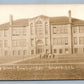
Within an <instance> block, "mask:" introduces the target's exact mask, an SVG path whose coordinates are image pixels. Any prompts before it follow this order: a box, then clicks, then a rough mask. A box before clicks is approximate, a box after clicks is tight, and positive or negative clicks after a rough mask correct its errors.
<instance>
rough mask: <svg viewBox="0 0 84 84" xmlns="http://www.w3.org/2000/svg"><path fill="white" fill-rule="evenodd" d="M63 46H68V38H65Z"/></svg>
mask: <svg viewBox="0 0 84 84" xmlns="http://www.w3.org/2000/svg"><path fill="white" fill-rule="evenodd" d="M64 40H65V45H68V38H67V37H65V39H64Z"/></svg>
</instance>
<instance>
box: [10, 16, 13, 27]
mask: <svg viewBox="0 0 84 84" xmlns="http://www.w3.org/2000/svg"><path fill="white" fill-rule="evenodd" d="M12 25H13V16H12V15H10V26H12Z"/></svg>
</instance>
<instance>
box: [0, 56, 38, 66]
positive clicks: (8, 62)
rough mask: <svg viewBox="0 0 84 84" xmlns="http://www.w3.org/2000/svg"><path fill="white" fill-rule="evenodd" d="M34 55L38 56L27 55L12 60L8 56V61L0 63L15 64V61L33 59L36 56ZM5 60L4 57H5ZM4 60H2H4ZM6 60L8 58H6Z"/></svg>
mask: <svg viewBox="0 0 84 84" xmlns="http://www.w3.org/2000/svg"><path fill="white" fill-rule="evenodd" d="M36 57H39V56H35V55H34V56H28V57H24V58H23V57H20V59H14V60H13V61H12V60H11V58H9V61H7V62H2V63H1V64H0V65H11V64H15V63H17V62H22V61H23V62H24V61H26V60H29V59H33V58H36ZM5 60H6V59H5ZM5 60H4V61H5ZM7 60H8V59H7Z"/></svg>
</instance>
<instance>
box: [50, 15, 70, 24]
mask: <svg viewBox="0 0 84 84" xmlns="http://www.w3.org/2000/svg"><path fill="white" fill-rule="evenodd" d="M50 23H54V24H68V23H69V19H68V17H66V16H61V17H50Z"/></svg>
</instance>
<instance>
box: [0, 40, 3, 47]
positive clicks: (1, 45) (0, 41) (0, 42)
mask: <svg viewBox="0 0 84 84" xmlns="http://www.w3.org/2000/svg"><path fill="white" fill-rule="evenodd" d="M0 47H1V48H2V47H3V40H0Z"/></svg>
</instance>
